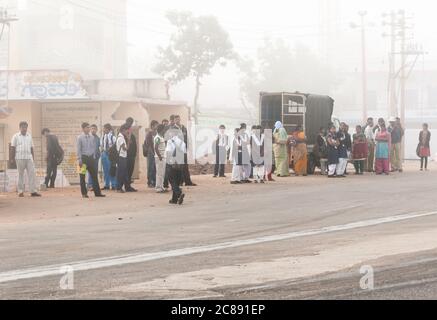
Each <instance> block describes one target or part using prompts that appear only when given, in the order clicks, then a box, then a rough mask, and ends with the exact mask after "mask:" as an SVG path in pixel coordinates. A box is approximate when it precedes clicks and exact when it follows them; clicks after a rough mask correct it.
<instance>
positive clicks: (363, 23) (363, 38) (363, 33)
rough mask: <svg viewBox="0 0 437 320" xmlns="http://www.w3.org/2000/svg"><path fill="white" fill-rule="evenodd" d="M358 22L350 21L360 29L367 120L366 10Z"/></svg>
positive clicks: (352, 26)
mask: <svg viewBox="0 0 437 320" xmlns="http://www.w3.org/2000/svg"><path fill="white" fill-rule="evenodd" d="M358 15H359V16H360V18H361V21H360V24H359V25H357V24H355V23H351V28H352V29H357V28H359V29H361V54H362V91H363V98H362V99H363V115H362V117H363V121H364V122H366V121H367V115H368V110H367V51H366V27H367V26H366V21H365V18H366V16H367V11H360V12H358Z"/></svg>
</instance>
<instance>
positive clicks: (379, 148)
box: [375, 124, 391, 175]
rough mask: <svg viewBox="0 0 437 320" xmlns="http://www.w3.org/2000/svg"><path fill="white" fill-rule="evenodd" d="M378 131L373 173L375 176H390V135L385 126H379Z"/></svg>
mask: <svg viewBox="0 0 437 320" xmlns="http://www.w3.org/2000/svg"><path fill="white" fill-rule="evenodd" d="M380 129H381V130H380V131H379V132H378V133H377V134H376V137H375V140H376V151H375V158H376V160H375V171H376V174H378V175H381V174H383V173H384V174H386V175H389V174H390V145H391V135H390V133H389V132H388V131H387V127H386V126H385V124H382V125H380Z"/></svg>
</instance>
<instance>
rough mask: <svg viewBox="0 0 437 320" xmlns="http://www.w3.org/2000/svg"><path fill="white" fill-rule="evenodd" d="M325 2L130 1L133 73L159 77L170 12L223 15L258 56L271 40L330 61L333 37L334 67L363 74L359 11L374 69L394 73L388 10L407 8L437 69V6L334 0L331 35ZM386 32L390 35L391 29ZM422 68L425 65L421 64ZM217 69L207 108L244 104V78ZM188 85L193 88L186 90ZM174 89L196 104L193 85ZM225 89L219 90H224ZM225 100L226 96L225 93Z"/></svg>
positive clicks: (245, 48) (400, 0)
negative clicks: (157, 60) (156, 68)
mask: <svg viewBox="0 0 437 320" xmlns="http://www.w3.org/2000/svg"><path fill="white" fill-rule="evenodd" d="M325 1H326V0H325ZM321 2H323V0H307V1H296V0H289V1H280V0H269V1H268V2H266V1H255V2H254V1H242V0H239V1H236V0H232V1H231V0H222V1H209V0H203V1H201V0H185V1H180V0H160V1H151V0H146V1H144V0H128V3H129V16H128V21H129V44H130V46H129V53H130V75H131V76H133V77H144V76H146V77H153V76H156V75H154V74H153V73H152V72H151V71H150V68H151V66H152V65H153V63H154V57H155V54H156V47H157V46H158V45H165V44H166V43H167V42H168V37H169V35H170V34H171V32H172V28H171V26H170V25H169V23H168V22H167V21H166V19H165V17H164V14H165V12H166V11H167V10H170V9H178V10H188V11H192V12H193V13H195V14H199V15H200V14H212V15H215V16H216V17H218V19H219V21H220V23H221V24H222V25H223V27H224V28H225V29H226V30H227V31H228V32H229V34H230V37H231V39H232V42H233V44H234V46H235V50H236V51H237V52H239V53H241V54H245V55H252V56H253V55H254V54H255V53H256V49H257V48H258V47H259V46H260V45H261V44H262V42H263V39H264V38H265V37H272V38H277V37H279V38H282V39H284V40H286V41H287V42H288V43H289V44H290V45H291V46H292V45H293V44H294V43H296V42H300V43H303V44H305V45H307V46H309V47H311V49H312V50H313V52H314V53H316V54H318V55H319V56H320V58H321V59H325V58H326V56H325V51H324V50H323V48H324V47H323V43H324V41H325V42H326V40H325V39H326V38H325V37H326V36H327V37H328V39H330V40H332V42H334V43H333V44H332V43H331V45H332V46H333V48H334V50H332V48H331V51H334V53H331V54H332V55H333V57H331V58H330V59H329V60H328V61H329V62H330V63H331V64H332V66H333V67H335V68H337V69H340V70H342V71H360V70H361V38H360V33H359V31H358V30H354V29H351V28H350V23H351V22H358V21H359V16H358V14H357V13H358V11H359V10H366V11H368V17H367V21H368V23H369V27H368V33H367V36H368V38H367V40H368V41H367V48H368V67H369V70H370V71H380V70H382V71H386V70H388V50H389V39H384V38H383V37H382V35H381V34H382V33H383V32H384V27H383V26H382V21H383V18H382V16H381V14H382V13H383V12H389V11H390V10H399V9H404V10H406V11H407V13H408V14H410V15H412V16H413V17H414V19H413V21H414V25H415V30H414V36H415V40H416V42H417V43H419V44H420V45H423V47H424V50H426V51H427V52H428V55H427V56H426V57H425V67H426V69H437V59H435V58H434V53H435V52H436V50H437V45H436V40H437V32H436V30H435V29H434V28H432V26H433V25H436V22H435V14H434V10H433V9H434V7H437V5H436V4H435V3H434V1H429V0H415V1H412V0H379V1H376V0H366V1H355V0H331V6H332V11H333V12H332V13H331V14H330V20H329V25H330V30H331V31H330V34H328V35H326V34H324V33H323V32H322V31H321V29H320V10H319V8H320V4H321ZM385 31H388V30H387V29H385ZM421 65H422V64H421ZM230 68H231V67H228V70H217V71H216V72H214V74H213V75H212V76H211V77H210V78H209V79H208V80H207V81H206V84H210V85H211V86H214V87H215V88H214V90H212V91H208V90H209V89H208V88H207V86H206V85H205V88H204V91H203V93H202V97H201V104H202V105H204V106H206V105H208V106H209V107H211V106H212V105H215V106H216V107H218V106H219V105H222V107H231V105H232V104H237V103H238V88H236V86H237V84H238V83H237V82H236V81H238V79H237V77H235V73H234V72H230V70H229V69H230ZM186 85H187V86H186ZM186 85H185V84H184V85H182V86H179V88H176V90H174V95H176V98H179V99H184V100H187V101H188V102H191V97H192V92H189V91H190V88H191V87H190V86H189V85H190V83H187V84H186ZM218 88H219V89H218ZM217 91H222V92H226V93H227V96H228V99H227V101H224V102H221V103H218V102H217V101H215V99H211V97H210V94H213V93H217ZM221 96H223V95H221Z"/></svg>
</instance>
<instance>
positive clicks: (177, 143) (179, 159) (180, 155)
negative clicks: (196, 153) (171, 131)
mask: <svg viewBox="0 0 437 320" xmlns="http://www.w3.org/2000/svg"><path fill="white" fill-rule="evenodd" d="M176 148H177V149H178V150H179V152H176V157H175V151H176ZM186 152H187V145H186V144H185V142H184V141H183V140H182V139H180V138H179V137H178V136H175V137H173V138H171V139H169V140H168V141H167V146H166V148H165V154H166V158H167V161H169V162H172V161H176V163H177V164H184V154H185V153H186Z"/></svg>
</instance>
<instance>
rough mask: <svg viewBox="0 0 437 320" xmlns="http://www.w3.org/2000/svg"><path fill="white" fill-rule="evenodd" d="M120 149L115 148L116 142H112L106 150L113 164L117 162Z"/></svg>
mask: <svg viewBox="0 0 437 320" xmlns="http://www.w3.org/2000/svg"><path fill="white" fill-rule="evenodd" d="M120 151H121V149H120ZM120 151H118V150H117V144H116V143H114V144H113V145H112V146H111V147H110V148H109V150H108V158H109V161H110V162H111V164H112V165H113V166H114V165H116V164H117V163H118V158H119V157H120Z"/></svg>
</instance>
